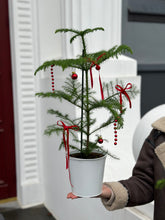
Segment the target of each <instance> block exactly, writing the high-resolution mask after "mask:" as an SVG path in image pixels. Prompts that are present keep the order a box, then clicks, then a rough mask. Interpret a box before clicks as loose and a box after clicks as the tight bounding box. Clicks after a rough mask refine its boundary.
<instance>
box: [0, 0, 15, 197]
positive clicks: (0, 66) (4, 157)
mask: <svg viewBox="0 0 165 220" xmlns="http://www.w3.org/2000/svg"><path fill="white" fill-rule="evenodd" d="M0 29H1V34H0V199H6V198H11V197H15V196H16V168H15V146H14V119H13V96H12V76H11V56H10V39H9V16H8V1H6V0H1V1H0Z"/></svg>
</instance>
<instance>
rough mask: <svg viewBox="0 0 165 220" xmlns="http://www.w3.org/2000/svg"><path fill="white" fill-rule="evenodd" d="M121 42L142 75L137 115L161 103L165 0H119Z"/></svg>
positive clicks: (164, 77) (163, 92)
mask: <svg viewBox="0 0 165 220" xmlns="http://www.w3.org/2000/svg"><path fill="white" fill-rule="evenodd" d="M122 3H123V5H122V43H123V44H127V45H129V46H130V47H131V48H132V50H133V55H132V57H133V58H135V59H136V60H137V63H138V75H141V76H142V87H141V116H143V115H144V114H145V113H146V112H148V111H149V110H150V109H152V108H154V107H156V106H158V105H161V104H164V103H165V87H164V84H165V53H164V51H165V0H164V1H163V0H124V1H122Z"/></svg>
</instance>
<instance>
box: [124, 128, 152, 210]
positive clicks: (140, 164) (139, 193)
mask: <svg viewBox="0 0 165 220" xmlns="http://www.w3.org/2000/svg"><path fill="white" fill-rule="evenodd" d="M152 133H153V132H151V134H150V136H149V137H148V138H147V139H146V140H145V142H144V144H143V146H142V149H141V151H140V154H139V157H138V160H137V163H136V165H135V167H134V169H133V174H132V177H131V178H129V179H128V180H122V181H120V183H122V184H123V185H124V186H125V187H126V188H127V190H128V194H129V200H128V203H127V206H128V207H129V206H137V205H143V204H146V203H149V202H151V201H152V200H153V198H154V173H153V172H154V167H153V162H154V157H155V152H154V147H153V146H152V144H151V142H149V141H148V139H149V140H152V138H151V137H152Z"/></svg>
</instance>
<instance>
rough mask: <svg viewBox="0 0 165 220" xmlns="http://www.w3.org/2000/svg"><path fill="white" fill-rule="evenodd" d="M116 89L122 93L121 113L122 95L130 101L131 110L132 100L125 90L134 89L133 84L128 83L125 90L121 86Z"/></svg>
mask: <svg viewBox="0 0 165 220" xmlns="http://www.w3.org/2000/svg"><path fill="white" fill-rule="evenodd" d="M115 88H116V89H117V91H119V92H120V105H121V109H120V112H122V94H123V95H125V96H126V98H127V99H128V101H129V107H130V108H131V107H132V104H131V100H130V97H129V95H128V94H127V92H126V91H125V90H127V89H131V88H132V84H131V83H127V85H126V86H125V88H122V87H121V86H120V85H116V86H115Z"/></svg>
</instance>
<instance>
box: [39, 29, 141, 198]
mask: <svg viewBox="0 0 165 220" xmlns="http://www.w3.org/2000/svg"><path fill="white" fill-rule="evenodd" d="M98 30H99V31H103V30H104V29H103V28H102V27H96V28H94V29H86V30H84V31H78V30H73V29H58V30H56V31H55V33H59V32H60V33H61V32H64V33H67V32H71V33H72V34H73V36H72V38H71V39H70V43H72V42H73V41H74V40H75V39H76V38H78V37H79V38H80V39H81V42H82V53H81V54H80V55H79V56H78V58H75V59H60V60H51V61H47V62H44V63H43V64H42V65H41V66H39V67H38V68H37V70H36V71H35V75H36V74H37V73H38V72H39V71H40V70H45V69H47V68H50V71H51V77H52V91H51V92H46V93H43V92H39V93H37V94H36V95H37V96H39V97H42V98H48V97H51V98H54V99H59V100H65V101H67V102H68V103H69V104H71V105H74V106H75V108H77V109H78V110H79V111H80V115H81V116H80V117H77V118H71V117H70V116H69V114H64V113H62V112H60V111H58V109H49V110H48V113H49V114H52V115H55V116H56V117H57V118H59V121H57V122H55V123H54V124H53V125H50V126H48V127H47V128H46V130H45V134H46V135H52V134H53V133H56V134H57V135H61V136H62V140H61V144H60V146H59V149H61V148H62V147H64V148H65V151H66V168H67V169H68V170H69V179H70V183H71V187H72V192H73V193H74V194H75V195H77V196H81V197H92V196H96V195H99V194H100V193H101V186H102V181H103V173H104V164H105V158H106V155H107V154H108V155H110V156H112V157H115V156H113V155H111V153H110V152H109V151H107V150H105V149H104V148H103V142H104V141H106V140H105V139H103V138H102V136H100V135H99V130H100V129H103V128H105V127H107V126H110V125H111V124H112V125H114V132H115V134H114V135H115V140H114V141H115V142H114V144H117V130H118V129H120V128H122V127H123V114H124V113H125V110H126V108H125V107H124V105H123V103H122V94H123V95H124V96H125V97H126V98H127V99H128V101H129V103H130V107H131V101H130V98H133V97H135V95H136V94H137V92H138V91H137V89H136V86H134V85H132V84H130V83H128V84H127V86H126V87H125V88H123V86H122V85H116V90H115V92H112V91H114V88H112V82H108V83H104V84H103V85H102V82H101V77H100V74H99V84H100V94H101V98H100V99H97V98H96V97H95V91H94V90H93V88H92V87H93V76H92V70H93V68H96V70H97V71H99V70H100V64H101V63H102V62H104V61H106V60H107V59H109V58H113V57H117V58H118V55H120V54H121V53H125V52H129V53H132V51H131V49H130V48H129V47H128V46H126V45H121V46H114V47H112V48H111V49H109V50H107V51H105V50H102V51H99V52H96V53H87V46H86V38H85V37H86V35H87V34H89V33H92V32H95V31H98ZM56 66H60V67H61V68H62V69H63V70H66V69H68V68H73V70H74V71H73V73H72V75H71V76H69V77H67V78H66V81H65V84H64V86H63V87H62V89H61V90H55V89H54V76H53V70H54V68H56ZM76 69H78V70H81V77H80V79H81V81H79V80H78V79H77V77H78V74H77V73H76V71H75V70H76ZM90 84H91V86H90ZM126 89H128V90H129V91H127V92H126ZM128 94H129V95H128ZM119 97H120V98H119ZM101 108H104V109H106V110H107V111H109V117H108V119H107V120H106V121H105V122H103V123H102V124H101V125H100V126H98V127H95V126H94V125H95V123H96V121H97V120H96V118H94V117H92V115H93V112H94V111H95V110H97V109H101ZM70 136H72V142H73V143H74V144H73V143H72V144H70V143H69V138H70ZM93 137H95V140H94V138H93ZM93 140H94V141H93ZM71 149H72V151H71Z"/></svg>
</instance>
